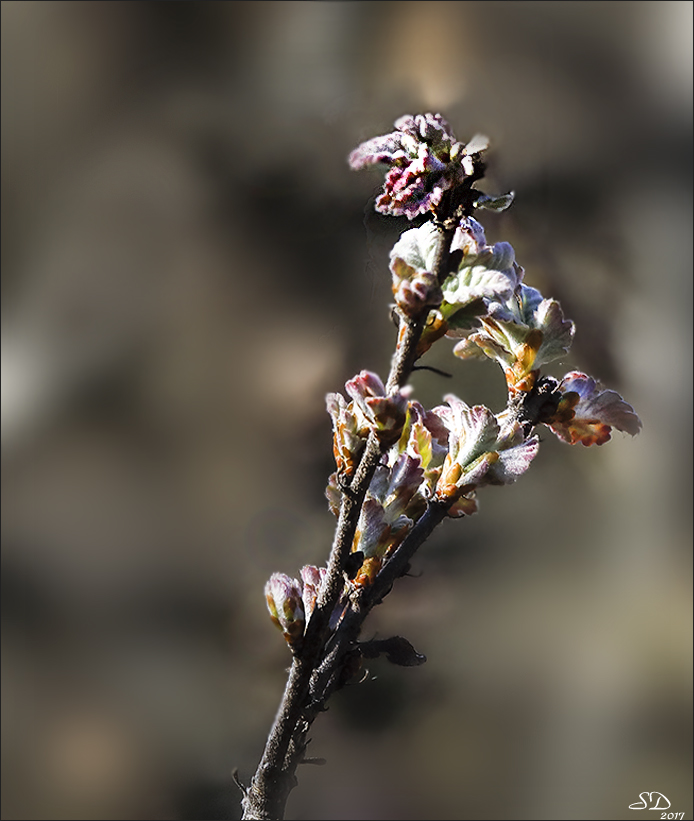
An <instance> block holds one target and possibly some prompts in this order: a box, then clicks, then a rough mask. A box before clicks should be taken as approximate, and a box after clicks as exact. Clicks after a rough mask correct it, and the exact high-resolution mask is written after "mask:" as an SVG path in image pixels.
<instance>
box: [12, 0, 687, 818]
mask: <svg viewBox="0 0 694 821" xmlns="http://www.w3.org/2000/svg"><path fill="white" fill-rule="evenodd" d="M2 24H3V25H2V115H3V116H2V143H3V154H2V206H3V207H2V229H3V234H2V235H3V243H2V265H3V277H2V296H3V300H2V311H3V313H2V319H3V326H2V478H3V480H4V481H3V502H4V505H3V508H4V509H3V517H2V535H3V552H2V571H3V572H2V661H3V664H2V767H3V770H2V775H3V787H4V788H3V791H2V816H3V818H7V819H39V818H44V819H46V818H50V819H82V818H84V819H87V818H93V819H199V820H200V819H202V820H203V821H204V820H205V819H209V820H210V821H211V820H212V819H226V818H229V819H233V818H238V817H239V816H240V810H239V799H240V794H239V793H238V791H237V789H236V787H235V786H234V785H233V783H232V780H231V771H232V769H233V768H234V767H238V768H239V771H240V775H241V778H242V779H243V780H246V781H247V780H248V779H249V778H250V776H251V775H252V773H253V771H254V769H255V767H256V764H257V761H258V759H259V757H260V754H261V751H262V748H263V744H264V741H265V737H266V735H267V731H268V730H269V727H270V724H271V721H272V718H273V716H274V713H275V710H276V708H277V704H278V702H279V698H280V694H281V691H282V688H283V684H284V679H285V669H286V667H287V666H288V664H289V654H288V652H287V649H286V647H285V646H284V642H283V640H282V638H281V636H280V634H279V632H277V631H276V630H275V628H274V627H273V626H272V624H271V623H270V620H269V618H268V616H267V613H266V609H265V603H264V599H263V584H264V582H265V580H266V579H267V577H268V576H269V575H270V573H271V572H273V571H275V570H278V571H283V572H286V573H290V574H292V575H294V574H296V573H297V572H298V570H299V568H300V567H301V565H302V564H304V563H308V562H310V563H315V564H323V563H324V562H325V559H326V557H327V552H328V547H329V544H330V541H331V537H332V531H333V525H334V520H333V518H332V516H331V515H330V513H329V512H328V509H327V503H326V501H325V499H324V496H323V491H324V487H325V483H326V480H327V476H328V475H329V473H330V472H331V471H332V470H333V464H332V455H331V432H330V420H329V418H328V416H327V414H326V412H325V406H324V395H325V393H326V392H327V391H335V390H342V386H343V384H344V381H345V380H346V379H347V378H349V377H351V376H352V375H353V374H354V373H356V372H357V371H358V370H360V369H362V368H369V369H372V370H375V371H377V372H379V373H380V374H381V375H382V376H385V375H386V373H387V370H388V365H389V360H390V355H391V352H392V349H393V343H394V329H393V326H392V324H391V322H390V319H389V311H388V303H389V301H390V299H391V294H390V276H389V272H388V269H387V259H388V252H389V249H390V247H391V246H392V244H393V242H394V241H395V239H396V238H397V236H398V235H399V233H400V232H401V231H402V230H404V229H405V228H407V221H406V220H400V219H392V218H386V217H381V216H379V215H377V214H376V213H375V212H374V211H373V196H374V193H375V192H376V190H377V188H378V186H379V181H380V179H381V176H382V175H381V172H377V171H374V172H372V173H370V172H368V171H367V172H361V173H359V174H355V173H351V172H350V171H349V170H348V167H347V163H346V156H347V154H348V153H349V151H350V150H351V149H352V148H354V147H355V146H356V145H357V144H358V143H359V142H360V141H362V140H363V139H366V138H369V137H371V136H375V135H377V134H383V133H386V132H387V131H390V130H391V127H392V123H393V120H395V119H396V118H397V117H399V116H400V115H402V114H404V113H419V112H425V111H439V112H441V113H442V114H443V115H444V116H445V117H446V118H447V119H448V120H449V122H450V123H451V125H452V127H453V129H454V131H455V133H456V135H457V136H458V138H459V139H462V140H466V139H469V138H470V137H471V136H472V135H473V134H474V133H477V132H482V133H485V134H487V135H488V136H489V137H490V138H491V144H492V148H491V150H490V152H489V155H488V156H489V173H488V177H487V179H486V180H485V181H484V184H483V185H482V186H481V187H482V188H483V189H484V190H485V191H487V192H488V193H490V194H501V193H504V192H506V191H509V190H515V191H516V202H515V204H514V206H513V207H512V208H511V209H510V211H508V212H505V213H504V214H499V215H494V214H489V215H486V214H483V215H482V217H481V219H482V220H483V222H484V224H485V227H486V230H487V237H488V239H489V240H490V241H498V240H501V239H504V240H508V241H510V242H511V243H512V244H513V245H514V247H515V249H516V254H517V258H518V259H519V261H520V263H521V264H522V265H523V266H524V267H525V269H526V281H527V282H528V283H529V284H531V285H534V286H536V287H538V288H540V290H542V291H543V293H545V295H547V296H554V297H557V298H559V299H560V300H561V302H562V305H563V308H564V312H565V314H566V315H567V316H569V317H571V318H573V319H574V320H575V321H576V323H577V327H578V332H577V337H576V342H575V345H574V348H573V350H572V352H571V356H570V358H569V359H567V361H566V362H564V363H558V365H557V367H556V368H555V369H554V371H553V372H554V373H555V375H559V376H561V375H562V374H563V373H564V372H566V371H567V370H569V369H572V368H578V369H581V370H585V371H587V372H588V373H590V374H592V375H594V376H595V377H598V378H600V379H601V380H603V381H604V382H605V383H606V384H607V385H608V386H609V387H612V388H615V389H616V390H618V391H619V392H620V393H622V395H623V396H624V397H625V398H626V399H627V401H629V402H630V403H632V404H633V405H634V407H635V408H636V409H637V411H638V413H639V414H640V416H641V418H642V420H643V424H644V428H643V432H642V433H641V435H640V436H638V437H637V438H635V439H634V440H631V439H630V438H629V437H627V436H624V435H622V434H619V433H614V434H613V441H612V442H610V443H609V445H607V446H606V447H604V448H600V449H598V448H592V449H591V450H586V449H585V448H578V447H577V448H570V447H568V446H567V445H564V444H563V443H561V442H559V441H558V440H555V439H554V437H551V435H550V434H549V433H547V434H546V435H544V436H543V438H544V439H545V440H546V441H545V442H544V445H543V448H542V449H541V451H540V455H539V456H538V458H537V459H536V460H535V463H534V464H533V466H532V470H530V471H529V473H528V474H527V475H526V476H524V477H523V478H522V480H521V481H520V482H519V483H518V484H517V485H516V486H514V487H512V488H487V489H485V490H484V491H483V492H482V493H481V497H480V508H481V509H480V513H479V514H478V515H477V516H475V517H472V518H471V519H469V520H465V521H455V522H453V521H450V522H447V523H444V526H442V527H441V529H440V531H439V532H437V533H436V534H435V535H434V537H433V538H432V539H431V540H430V542H429V543H427V544H426V545H425V547H424V548H423V549H422V551H421V553H420V554H419V555H418V557H417V558H416V560H415V562H414V566H413V573H414V574H415V576H418V578H406V579H403V580H402V581H401V582H400V583H399V584H398V585H397V587H396V589H395V591H394V592H393V594H392V595H391V596H390V597H389V599H388V601H387V603H386V605H385V606H384V607H382V608H378V609H377V612H374V614H372V617H371V619H370V621H369V622H368V623H367V625H368V628H367V633H368V637H371V636H374V635H378V636H381V637H386V636H388V635H392V634H395V633H397V634H400V635H404V636H406V637H407V638H408V639H409V640H410V641H412V643H413V644H414V645H415V647H416V648H417V650H418V651H419V652H421V653H425V654H426V655H427V657H428V663H427V664H426V665H425V666H424V667H420V668H413V669H401V668H395V667H389V666H388V665H387V664H386V663H385V662H384V663H380V662H373V663H372V664H371V665H370V672H371V679H370V680H369V681H368V682H367V683H364V684H362V685H360V686H358V687H350V688H347V689H346V690H344V691H342V692H341V693H339V694H337V696H335V697H334V699H333V700H332V702H331V705H330V710H329V711H328V712H327V713H326V714H324V715H322V716H320V718H319V719H318V721H317V722H316V724H315V726H314V731H313V733H312V736H313V741H312V744H311V748H310V752H311V754H312V755H315V756H324V757H326V758H327V759H328V763H327V766H325V767H322V768H319V767H304V768H302V769H301V770H300V772H299V781H300V785H299V788H298V789H296V790H295V791H294V793H293V794H292V796H291V799H290V802H289V806H288V812H287V818H290V819H291V818H314V819H317V818H326V819H419V818H436V819H464V818H476V819H480V818H489V819H493V818H508V819H525V818H532V819H549V818H560V819H608V818H609V819H622V818H630V817H633V811H631V810H629V809H628V808H629V805H630V804H632V803H635V802H638V801H639V793H641V792H643V791H660V792H662V793H663V794H664V795H665V796H667V798H668V799H669V801H670V803H671V811H673V812H684V813H685V818H691V817H692V815H691V813H692V782H691V775H690V773H691V718H692V715H691V714H692V709H691V698H690V696H691V684H692V663H691V661H692V660H691V598H692V597H691V592H692V590H691V515H690V514H691V501H690V500H691V445H692V442H691V432H692V417H691V408H692V397H691V362H690V355H691V326H692V321H691V281H692V241H691V220H692V197H691V170H692V167H691V137H692V106H691V97H692V4H691V3H689V2H662V0H661V1H660V2H614V3H613V2H597V3H596V2H575V3H574V2H561V3H559V2H510V3H507V2H495V3H485V2H445V3H439V2H407V3H405V2H383V3H382V2H330V3H328V2H281V3H274V2H255V3H254V2H225V3H213V2H196V3H192V2H156V3H155V2H127V3H126V2H91V3H77V2H50V3H48V2H12V1H6V2H3V3H2ZM438 347H439V348H440V350H439V351H438V352H437V351H436V350H434V351H432V352H431V353H430V354H429V355H428V359H427V361H428V363H429V364H433V365H437V366H438V367H441V368H444V369H445V370H448V371H451V372H452V373H453V374H454V377H453V379H451V380H445V379H442V378H441V377H439V376H436V375H434V374H432V373H427V372H420V373H418V374H415V376H414V378H413V384H414V386H415V390H416V395H417V397H418V398H419V399H420V400H421V401H423V402H425V403H427V404H429V405H433V404H439V403H440V402H441V397H442V395H443V394H444V393H447V392H449V391H453V392H455V393H456V394H457V395H459V396H461V397H462V398H463V399H465V400H467V401H468V402H469V403H470V404H474V403H480V402H485V403H487V404H489V405H490V406H491V407H493V408H494V409H495V410H500V409H501V407H502V406H503V404H504V393H505V389H504V382H503V376H502V375H501V373H500V371H499V370H498V369H497V368H496V367H495V366H494V365H493V364H491V363H487V364H484V363H482V364H469V365H463V364H462V363H460V362H459V361H457V360H455V359H454V357H453V356H452V355H451V353H450V348H451V346H450V345H449V344H447V343H446V342H442V343H439V346H438ZM550 370H551V369H550ZM378 611H382V612H378Z"/></svg>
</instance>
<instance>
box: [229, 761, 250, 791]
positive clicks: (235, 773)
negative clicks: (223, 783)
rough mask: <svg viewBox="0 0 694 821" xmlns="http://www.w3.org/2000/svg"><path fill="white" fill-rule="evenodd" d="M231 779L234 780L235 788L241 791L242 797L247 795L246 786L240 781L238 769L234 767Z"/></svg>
mask: <svg viewBox="0 0 694 821" xmlns="http://www.w3.org/2000/svg"><path fill="white" fill-rule="evenodd" d="M231 777H232V778H233V779H234V784H236V786H237V787H238V788H239V789H240V790H241V792H242V793H243V794H244V795H247V794H248V787H246V785H245V784H244V783H243V781H241V779H240V777H239V768H238V767H234V769H233V770H232V771H231Z"/></svg>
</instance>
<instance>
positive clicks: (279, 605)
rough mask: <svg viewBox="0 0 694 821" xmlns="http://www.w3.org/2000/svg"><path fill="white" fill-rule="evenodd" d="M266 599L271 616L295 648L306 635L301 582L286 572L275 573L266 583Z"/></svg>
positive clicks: (289, 643)
mask: <svg viewBox="0 0 694 821" xmlns="http://www.w3.org/2000/svg"><path fill="white" fill-rule="evenodd" d="M265 600H266V602H267V609H268V610H269V611H270V618H271V619H272V621H273V622H274V623H275V624H276V625H277V627H279V629H280V630H281V631H282V633H283V635H284V638H285V639H286V641H287V644H288V645H289V646H290V647H291V648H292V650H294V649H295V648H296V647H297V646H298V645H299V643H300V641H301V639H302V637H303V635H304V627H305V625H306V618H305V615H304V603H303V600H302V597H301V588H300V586H299V582H298V581H297V580H296V579H292V578H291V577H290V576H287V575H286V573H273V574H272V576H270V578H269V580H268V581H267V583H266V585H265Z"/></svg>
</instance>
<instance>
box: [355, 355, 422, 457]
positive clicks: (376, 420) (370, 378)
mask: <svg viewBox="0 0 694 821" xmlns="http://www.w3.org/2000/svg"><path fill="white" fill-rule="evenodd" d="M345 390H346V391H347V393H348V394H349V395H350V396H351V397H352V399H353V400H354V406H355V410H358V411H359V412H360V413H361V415H362V417H363V419H364V422H365V423H366V425H368V427H369V428H371V430H372V431H373V432H374V433H375V434H376V436H378V440H379V442H380V443H381V445H382V446H384V447H390V445H393V444H395V442H397V441H398V439H399V438H400V435H401V433H402V429H403V425H404V424H405V419H406V416H407V397H408V396H409V395H410V392H411V388H409V387H406V388H400V389H399V390H398V391H397V393H394V394H392V395H390V396H386V388H385V385H384V384H383V382H381V380H380V378H379V377H378V376H377V375H376V374H375V373H371V372H370V371H362V372H361V373H359V374H358V375H357V376H355V377H354V378H353V379H350V380H349V382H347V383H345Z"/></svg>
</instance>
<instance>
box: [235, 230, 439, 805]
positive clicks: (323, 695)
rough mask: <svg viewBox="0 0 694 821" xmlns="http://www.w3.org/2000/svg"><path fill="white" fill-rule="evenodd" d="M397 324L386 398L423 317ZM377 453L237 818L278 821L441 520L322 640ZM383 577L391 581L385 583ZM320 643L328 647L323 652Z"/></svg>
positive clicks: (418, 530) (365, 459) (356, 487)
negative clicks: (322, 715) (336, 698)
mask: <svg viewBox="0 0 694 821" xmlns="http://www.w3.org/2000/svg"><path fill="white" fill-rule="evenodd" d="M438 226H439V232H440V241H439V246H438V249H437V255H436V265H435V270H434V272H433V273H435V274H436V276H437V277H438V278H439V280H440V281H442V279H444V278H445V276H446V275H447V271H446V268H445V266H446V263H447V260H448V254H449V252H450V247H451V242H452V240H453V234H454V233H455V225H453V224H452V221H451V220H450V219H449V220H448V221H447V222H445V223H444V222H439V223H438ZM400 319H401V326H400V330H399V333H398V341H397V345H396V349H395V353H394V356H393V360H392V363H391V369H390V374H389V376H388V381H387V384H386V392H387V393H388V394H389V395H392V394H394V393H396V392H397V391H398V390H399V388H401V387H402V386H403V385H405V383H406V382H407V380H408V379H409V378H410V375H411V373H412V369H413V367H414V364H415V361H416V359H417V346H418V343H419V340H420V337H421V335H422V331H423V330H424V325H425V322H426V315H424V316H422V317H420V318H419V319H410V318H407V317H404V316H401V317H400ZM381 455H382V451H381V446H380V444H379V441H378V438H377V437H376V435H375V434H374V433H371V434H370V436H369V438H368V440H367V443H366V446H365V448H364V452H363V454H362V458H361V461H360V463H359V466H358V468H357V471H356V473H355V476H354V478H353V480H352V483H351V485H350V487H349V489H348V492H346V493H344V494H343V497H342V504H341V508H340V516H339V519H338V524H337V527H336V530H335V537H334V540H333V545H332V549H331V552H330V558H329V561H328V567H327V573H326V577H325V580H324V582H323V584H322V586H321V590H320V592H319V596H318V600H317V603H316V607H315V609H314V611H313V613H312V615H311V618H310V620H309V622H308V625H307V629H306V634H305V637H304V641H303V644H302V647H301V649H300V651H299V652H298V654H297V655H296V656H295V658H294V660H293V662H292V666H291V669H290V672H289V677H288V680H287V684H286V687H285V690H284V695H283V697H282V701H281V703H280V706H279V710H278V712H277V716H276V718H275V721H274V723H273V726H272V729H271V730H270V734H269V736H268V739H267V743H266V745H265V749H264V752H263V756H262V758H261V760H260V763H259V765H258V769H257V770H256V772H255V774H254V776H253V778H252V780H251V783H250V785H249V786H248V787H247V788H246V789H245V791H244V797H243V800H242V807H243V818H244V819H262V821H281V819H282V818H283V817H284V810H285V805H286V801H287V798H288V797H289V794H290V792H291V790H292V789H293V788H294V786H295V785H296V776H295V772H296V768H297V766H298V765H299V763H301V759H302V758H303V755H304V751H305V747H306V736H307V733H308V730H309V728H310V726H311V723H312V722H313V720H314V719H315V717H316V715H317V714H318V712H319V711H320V710H321V709H322V708H323V705H324V703H325V700H326V699H327V697H328V696H329V695H330V693H331V692H333V690H334V689H335V688H336V687H337V686H338V683H339V681H338V676H339V670H340V669H341V664H342V662H343V659H344V656H345V653H346V652H347V651H348V650H349V648H350V647H351V646H352V645H353V643H354V641H356V638H357V636H358V634H359V630H360V628H361V624H362V622H363V621H364V619H365V618H366V615H367V614H368V612H369V611H370V610H371V608H372V607H373V606H374V605H375V604H376V603H378V602H379V601H380V600H381V599H382V597H383V596H384V595H386V593H387V591H388V590H389V589H390V586H392V582H393V581H394V579H395V578H396V577H397V575H399V574H400V573H401V572H402V569H401V567H400V566H401V565H402V568H404V566H405V564H406V562H407V559H404V560H403V559H402V557H403V556H405V554H406V553H407V551H408V550H411V552H412V553H414V550H416V549H417V547H419V545H420V544H421V543H422V542H423V541H424V539H425V538H426V537H427V536H428V535H429V534H430V533H431V530H433V527H435V526H436V524H438V523H439V522H440V521H441V519H442V518H443V517H444V516H445V510H444V509H442V508H440V506H434V505H430V507H429V509H428V510H427V512H426V513H425V514H424V516H422V518H421V519H420V520H419V522H418V523H417V525H416V526H415V527H414V528H413V531H412V533H411V534H410V536H409V537H408V538H407V539H406V540H405V541H404V542H403V544H402V545H401V546H400V548H399V549H398V551H397V552H396V553H395V555H394V556H393V557H392V558H391V560H390V561H388V562H387V563H386V564H385V566H384V568H383V570H382V571H381V574H379V577H378V578H377V579H376V582H375V584H374V586H373V590H370V591H369V592H368V594H367V598H368V601H367V600H365V601H364V602H363V603H362V604H361V605H360V606H359V607H358V609H356V610H355V608H353V607H351V606H350V607H348V609H347V612H346V613H345V615H344V617H343V619H342V621H341V623H340V625H339V626H338V628H337V630H336V632H335V634H333V636H330V637H329V621H330V617H331V614H332V613H333V611H334V609H335V606H336V604H337V602H338V599H339V597H340V594H341V592H342V590H343V587H344V575H343V569H344V566H345V561H346V559H347V557H348V556H349V553H350V551H351V549H352V544H353V542H354V536H355V532H356V529H357V524H358V521H359V516H360V513H361V508H362V504H363V502H364V497H365V495H366V492H367V490H368V488H369V485H370V484H371V480H372V478H373V475H374V472H375V470H376V467H377V466H378V463H379V461H380V459H381ZM429 528H430V529H429ZM406 546H408V547H406ZM403 551H404V552H403ZM390 576H393V578H392V579H390ZM381 579H383V580H384V581H381ZM328 639H330V642H329V645H330V646H329V648H327V649H326V641H327V640H328Z"/></svg>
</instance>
